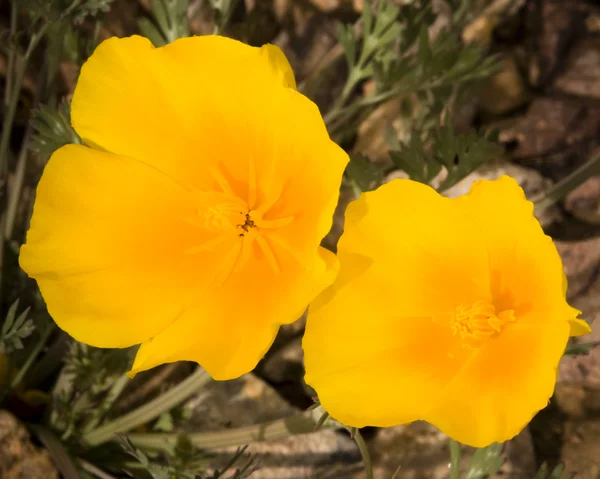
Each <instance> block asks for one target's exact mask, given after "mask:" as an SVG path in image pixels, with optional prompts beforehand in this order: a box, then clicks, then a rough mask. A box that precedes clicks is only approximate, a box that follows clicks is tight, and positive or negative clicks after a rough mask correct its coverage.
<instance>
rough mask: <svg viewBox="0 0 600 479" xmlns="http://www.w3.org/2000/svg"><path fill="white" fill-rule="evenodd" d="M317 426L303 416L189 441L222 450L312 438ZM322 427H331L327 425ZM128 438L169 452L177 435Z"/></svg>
mask: <svg viewBox="0 0 600 479" xmlns="http://www.w3.org/2000/svg"><path fill="white" fill-rule="evenodd" d="M315 425H316V421H315V419H314V418H313V416H312V415H311V414H301V415H296V416H290V417H287V418H284V419H278V420H277V421H271V422H267V423H263V424H257V425H255V426H246V427H240V428H236V429H227V430H224V431H213V432H202V433H195V434H190V435H188V438H189V440H190V441H191V442H192V444H194V445H195V446H196V447H198V448H200V449H220V448H225V447H235V446H244V445H246V444H250V443H252V442H262V441H274V440H279V439H285V438H288V437H291V436H295V435H298V434H310V433H313V432H314V429H315ZM322 427H324V428H327V427H332V426H331V425H329V424H324V425H323V426H322ZM128 438H129V440H130V441H131V442H132V443H133V444H134V445H135V446H137V447H139V448H141V449H150V450H158V451H170V450H172V449H173V447H175V445H176V443H177V440H178V434H176V433H168V434H129V435H128Z"/></svg>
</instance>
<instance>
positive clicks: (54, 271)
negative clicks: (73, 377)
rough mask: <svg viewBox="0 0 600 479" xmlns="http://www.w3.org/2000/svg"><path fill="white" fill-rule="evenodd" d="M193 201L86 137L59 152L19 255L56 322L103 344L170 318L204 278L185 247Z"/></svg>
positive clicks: (134, 338)
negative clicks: (101, 149)
mask: <svg viewBox="0 0 600 479" xmlns="http://www.w3.org/2000/svg"><path fill="white" fill-rule="evenodd" d="M188 200H189V197H188V194H187V192H186V191H185V190H183V189H182V188H181V187H180V186H179V185H177V184H176V183H174V182H173V181H171V180H170V179H169V178H167V177H165V176H164V175H162V174H161V173H160V172H158V171H157V170H155V169H152V168H149V167H148V166H147V165H145V164H143V163H140V162H138V161H136V160H132V159H130V158H126V157H122V156H116V155H113V154H109V153H103V152H99V151H96V150H93V149H91V148H87V147H84V146H80V145H68V146H64V147H62V148H60V149H59V150H58V151H56V152H55V153H54V154H53V155H52V158H51V159H50V161H49V162H48V164H47V166H46V169H45V171H44V174H43V176H42V179H41V181H40V183H39V185H38V188H37V197H36V202H35V207H34V212H33V217H32V220H31V226H30V229H29V232H28V234H27V242H26V244H25V245H23V247H22V248H21V253H20V257H19V261H20V265H21V267H22V268H23V269H24V270H25V271H26V272H27V273H28V274H29V275H30V276H31V277H33V278H35V279H36V280H37V282H38V284H39V287H40V290H41V292H42V295H43V297H44V299H45V300H46V303H47V306H48V311H49V312H50V314H51V315H52V317H53V318H54V319H55V321H56V322H57V324H58V325H59V326H60V327H61V328H62V329H64V330H65V331H66V332H68V333H69V334H71V335H72V336H73V337H75V338H76V339H77V340H79V341H82V342H85V343H87V344H90V345H93V346H99V347H126V346H131V345H133V344H136V343H139V342H141V341H144V340H146V339H148V338H150V337H152V336H154V335H155V334H157V333H158V332H159V331H161V330H162V329H164V328H165V327H166V326H167V325H168V324H170V323H171V322H172V321H173V320H174V318H175V317H176V316H177V315H178V314H179V313H180V311H181V309H182V308H183V307H184V306H185V305H186V301H189V299H188V297H189V296H190V295H191V293H192V289H193V288H194V287H196V284H197V279H196V278H198V276H202V275H201V274H199V273H198V271H194V270H196V269H197V265H194V264H190V263H191V262H190V259H189V258H188V257H186V256H185V255H184V254H183V251H184V250H185V249H186V247H187V246H188V244H189V242H193V237H194V231H193V229H192V227H191V226H189V225H187V223H185V221H183V218H185V217H186V216H188V215H191V214H192V211H193V210H192V208H191V207H190V206H189V202H188ZM200 271H202V269H200Z"/></svg>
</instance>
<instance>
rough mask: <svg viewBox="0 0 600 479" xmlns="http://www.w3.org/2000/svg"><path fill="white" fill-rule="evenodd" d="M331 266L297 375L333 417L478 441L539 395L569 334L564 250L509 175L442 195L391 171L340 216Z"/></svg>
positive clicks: (576, 329) (513, 424)
mask: <svg viewBox="0 0 600 479" xmlns="http://www.w3.org/2000/svg"><path fill="white" fill-rule="evenodd" d="M338 258H339V260H340V265H341V269H340V273H339V276H338V277H337V279H336V281H335V282H334V284H333V285H332V286H331V287H330V288H329V289H327V290H326V291H325V292H324V293H323V294H322V295H321V296H320V297H319V298H317V300H316V301H315V302H314V303H313V304H312V305H311V306H310V308H309V317H308V324H307V329H306V335H305V337H304V344H303V346H304V351H305V362H306V381H307V382H308V383H309V384H310V385H311V386H313V387H314V389H315V390H316V391H317V393H318V395H319V399H320V401H321V403H322V405H323V407H324V408H325V409H326V410H327V411H328V412H329V413H330V414H331V415H332V416H333V417H334V418H336V419H337V420H339V421H341V422H342V423H344V424H346V425H349V426H355V427H362V426H367V425H370V426H382V427H386V426H393V425H396V424H402V423H408V422H412V421H415V420H426V421H428V422H430V423H432V424H434V425H436V426H437V427H439V428H440V429H441V430H442V431H443V432H445V433H446V434H448V435H449V436H450V437H453V438H454V439H456V440H458V441H460V442H463V443H465V444H468V445H472V446H476V447H483V446H487V445H489V444H490V443H492V442H495V441H497V442H502V441H504V440H507V439H509V438H511V437H513V436H515V435H516V434H517V433H518V432H519V431H520V430H521V429H522V428H523V427H524V426H525V425H526V424H527V423H528V422H529V420H530V419H531V418H532V417H533V415H534V414H535V413H536V412H537V411H539V410H540V409H542V408H543V407H544V406H546V404H547V403H548V399H549V398H550V396H551V395H552V392H553V390H554V384H555V382H556V372H557V365H558V362H559V360H560V358H561V356H562V354H563V352H564V350H565V346H566V344H567V340H568V338H569V335H582V334H586V333H588V332H589V331H590V328H589V326H588V325H587V323H585V322H584V321H583V320H581V319H576V317H577V316H578V314H579V311H577V310H575V309H573V308H571V307H570V306H569V305H568V304H567V302H566V300H565V294H564V293H565V291H566V289H565V288H566V284H564V274H563V269H562V264H561V260H560V257H559V256H558V253H557V251H556V248H555V247H554V244H553V243H552V240H551V239H550V238H549V237H548V236H546V235H544V233H543V231H542V229H541V227H540V225H539V223H538V222H537V220H536V219H535V218H534V216H533V205H532V203H530V202H528V201H527V200H526V199H525V195H524V193H523V190H522V189H521V188H520V187H519V186H518V184H517V183H516V181H514V180H513V179H511V178H509V177H506V176H505V177H502V178H500V179H499V180H497V181H479V182H477V183H475V185H474V186H473V187H472V189H471V191H470V193H469V194H467V195H465V196H462V197H460V198H457V199H455V200H451V199H448V198H444V197H442V196H441V195H439V194H438V193H437V192H436V191H434V190H433V189H431V188H430V187H428V186H425V185H422V184H420V183H415V182H412V181H409V180H396V181H393V182H391V183H389V184H387V185H384V186H382V187H380V188H379V189H378V190H377V191H374V192H371V193H366V194H364V195H363V196H362V197H361V198H360V199H359V200H358V201H356V202H354V203H352V204H351V205H350V206H349V208H348V211H347V213H346V225H345V233H344V235H343V236H342V238H341V240H340V243H339V246H338Z"/></svg>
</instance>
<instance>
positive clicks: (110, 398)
mask: <svg viewBox="0 0 600 479" xmlns="http://www.w3.org/2000/svg"><path fill="white" fill-rule="evenodd" d="M129 381H130V379H129V377H127V375H126V374H123V376H121V377H120V378H118V379H117V380H116V381H115V382H114V384H113V385H112V387H111V388H110V390H109V391H108V394H107V395H106V397H105V398H104V400H103V401H102V404H100V406H99V407H98V410H97V411H95V415H94V417H93V418H92V419H91V420H90V422H89V423H88V424H86V426H85V429H84V433H86V432H88V431H93V430H94V428H95V427H96V426H97V425H98V423H99V422H100V420H101V418H102V416H103V415H104V414H106V413H107V412H108V411H109V410H110V407H111V406H112V405H113V404H114V402H115V401H116V400H117V398H118V397H119V396H120V395H121V393H122V392H123V389H125V387H126V386H127V384H129Z"/></svg>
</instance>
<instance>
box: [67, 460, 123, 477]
mask: <svg viewBox="0 0 600 479" xmlns="http://www.w3.org/2000/svg"><path fill="white" fill-rule="evenodd" d="M77 462H78V463H79V467H81V469H83V470H84V471H86V472H88V473H89V474H91V475H92V476H94V477H97V478H98V479H116V478H115V477H114V476H111V475H110V474H107V473H106V472H104V471H103V470H102V469H100V468H98V467H96V466H94V465H93V464H90V463H89V462H87V461H84V460H83V459H78V460H77Z"/></svg>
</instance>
